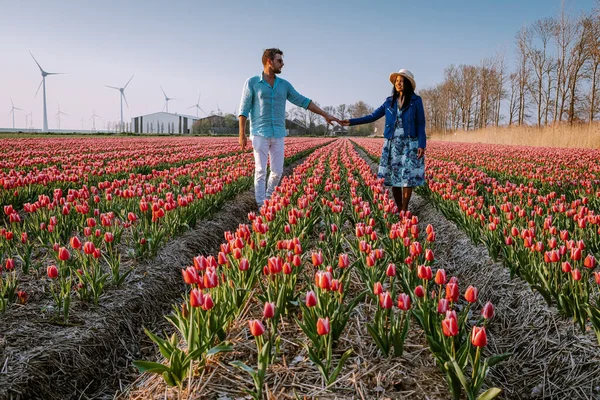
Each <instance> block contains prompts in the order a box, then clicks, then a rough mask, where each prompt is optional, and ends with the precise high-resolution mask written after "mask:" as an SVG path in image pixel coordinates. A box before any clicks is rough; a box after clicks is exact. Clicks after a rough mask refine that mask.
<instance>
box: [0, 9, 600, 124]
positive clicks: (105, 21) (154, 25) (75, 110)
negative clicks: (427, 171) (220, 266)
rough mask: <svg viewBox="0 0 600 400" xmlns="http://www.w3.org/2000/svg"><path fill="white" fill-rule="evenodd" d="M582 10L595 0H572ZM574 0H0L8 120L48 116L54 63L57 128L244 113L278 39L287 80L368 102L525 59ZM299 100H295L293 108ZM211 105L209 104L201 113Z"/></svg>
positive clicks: (336, 98)
mask: <svg viewBox="0 0 600 400" xmlns="http://www.w3.org/2000/svg"><path fill="white" fill-rule="evenodd" d="M564 2H565V8H566V10H567V12H568V13H569V14H570V15H571V16H574V17H575V16H578V15H580V14H581V13H582V12H586V13H588V12H590V11H591V10H592V8H593V7H594V6H595V5H596V0H564ZM561 3H562V0H455V1H448V0H421V1H406V0H395V1H388V0H371V1H364V0H363V1H355V0H345V1H338V0H302V1H280V2H274V1H263V0H254V1H247V0H246V1H237V0H235V1H233V0H221V1H207V0H195V1H192V0H189V1H183V0H181V1H170V2H167V1H155V0H144V1H141V0H120V1H114V0H103V1H102V2H82V1H74V0H50V1H48V0H44V1H41V0H27V1H11V0H0V128H12V123H13V121H12V114H11V115H9V113H10V112H11V107H12V105H11V98H12V101H13V102H14V106H15V107H18V108H21V109H22V110H23V111H15V126H16V128H17V129H19V128H25V124H26V117H25V114H28V113H30V112H31V113H32V116H31V118H32V121H33V126H34V127H35V128H38V129H39V128H41V126H42V104H43V100H42V99H43V96H42V90H41V89H40V91H39V93H38V94H37V96H35V94H36V90H37V88H38V86H39V84H40V82H41V74H40V70H39V69H38V67H37V65H36V64H35V62H34V60H33V59H32V57H31V55H30V52H31V53H32V54H33V55H34V56H35V58H36V59H37V61H38V62H39V63H40V65H41V66H42V68H44V70H46V71H47V72H61V73H64V75H53V76H48V77H47V78H46V91H47V109H48V126H49V128H50V129H57V128H58V121H57V119H56V118H55V115H56V113H57V111H58V104H60V110H61V112H63V113H65V114H67V115H62V116H61V120H60V125H61V129H73V130H77V129H86V130H89V129H92V119H91V116H92V115H93V113H94V112H95V114H96V115H98V116H100V117H101V118H98V119H96V128H97V129H101V128H103V127H104V126H105V124H106V122H107V121H110V122H115V121H118V120H119V119H120V94H119V92H118V91H117V90H114V89H110V88H107V87H106V86H105V85H110V86H116V87H122V86H124V85H125V84H126V83H127V81H128V80H129V79H130V78H131V76H132V75H133V79H132V80H131V82H130V84H129V86H128V87H127V88H126V90H125V96H126V98H127V102H128V104H129V107H126V106H125V105H124V111H123V112H124V120H125V122H129V121H130V119H131V118H132V117H135V116H139V115H144V114H149V113H153V112H158V111H161V110H162V109H163V107H164V105H165V100H164V95H163V93H162V91H161V86H162V88H163V89H164V91H165V92H166V94H167V95H168V96H169V97H173V98H175V99H174V100H172V101H170V102H169V111H170V112H176V113H179V114H189V115H196V110H195V109H194V108H188V107H190V106H193V105H194V104H196V103H197V101H198V96H200V101H199V105H200V107H201V108H202V109H203V110H204V111H206V112H207V113H208V114H210V113H211V112H217V111H218V110H219V109H220V110H221V111H222V112H223V113H234V112H236V110H237V107H238V105H239V101H240V96H241V91H242V86H243V84H244V82H245V80H246V79H247V78H249V77H250V76H252V75H257V74H259V73H260V72H261V71H262V63H261V57H262V52H263V50H264V49H265V48H270V47H278V48H280V49H281V50H283V53H284V62H285V65H284V67H283V71H282V73H281V75H279V76H280V77H281V78H284V79H286V80H288V81H289V82H290V83H292V85H293V86H294V87H295V88H296V90H298V91H299V92H300V93H301V94H303V95H304V96H306V97H309V98H310V99H312V100H313V101H316V102H317V103H318V104H320V105H321V106H326V105H332V106H337V105H339V104H343V103H345V104H352V103H355V102H357V101H359V100H362V101H364V102H366V103H367V104H369V105H371V106H373V107H377V106H379V105H380V104H381V103H383V101H384V100H385V97H386V96H388V95H389V92H390V91H391V84H390V82H389V74H390V73H392V72H396V71H398V70H400V69H401V68H406V69H409V70H410V71H411V72H412V73H413V74H414V76H415V80H416V82H417V93H418V91H419V89H420V88H423V87H431V86H434V85H435V84H437V83H439V82H441V81H442V80H443V75H444V69H445V68H446V67H448V66H449V65H451V64H456V65H459V64H471V65H477V64H479V63H480V62H481V61H482V60H483V59H484V58H487V57H494V56H496V55H497V54H504V56H505V59H506V63H507V65H508V67H509V68H511V69H512V66H513V63H514V52H515V45H514V43H515V39H514V38H515V35H516V33H517V32H518V31H519V30H520V29H521V28H522V27H524V26H527V25H529V24H531V23H533V22H534V21H536V20H537V19H540V18H545V17H552V16H556V15H558V14H559V11H560V9H561ZM291 107H293V106H292V105H291V104H290V103H288V109H289V108H291ZM199 115H200V116H203V115H204V114H203V113H202V112H201V111H199Z"/></svg>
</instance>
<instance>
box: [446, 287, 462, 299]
mask: <svg viewBox="0 0 600 400" xmlns="http://www.w3.org/2000/svg"><path fill="white" fill-rule="evenodd" d="M458 296H459V292H458V285H457V284H456V283H452V282H450V283H448V284H447V285H446V298H447V299H448V300H449V301H452V302H456V301H457V300H458Z"/></svg>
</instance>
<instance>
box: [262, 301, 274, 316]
mask: <svg viewBox="0 0 600 400" xmlns="http://www.w3.org/2000/svg"><path fill="white" fill-rule="evenodd" d="M274 316H275V303H265V307H264V310H263V317H264V318H265V319H270V318H273V317H274Z"/></svg>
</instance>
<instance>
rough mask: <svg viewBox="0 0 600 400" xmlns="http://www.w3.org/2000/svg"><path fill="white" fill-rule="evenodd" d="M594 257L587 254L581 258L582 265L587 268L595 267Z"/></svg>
mask: <svg viewBox="0 0 600 400" xmlns="http://www.w3.org/2000/svg"><path fill="white" fill-rule="evenodd" d="M596 264H597V263H596V259H595V258H594V256H593V255H591V254H588V255H587V256H586V257H585V260H583V266H584V267H586V268H588V269H594V268H595V267H596Z"/></svg>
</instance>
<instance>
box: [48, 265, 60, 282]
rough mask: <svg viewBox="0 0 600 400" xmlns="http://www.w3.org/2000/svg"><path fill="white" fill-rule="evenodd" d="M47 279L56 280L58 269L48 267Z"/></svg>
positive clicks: (53, 266)
mask: <svg viewBox="0 0 600 400" xmlns="http://www.w3.org/2000/svg"><path fill="white" fill-rule="evenodd" d="M47 272H48V278H50V279H56V278H58V268H56V265H50V266H49V267H48V270H47Z"/></svg>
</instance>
